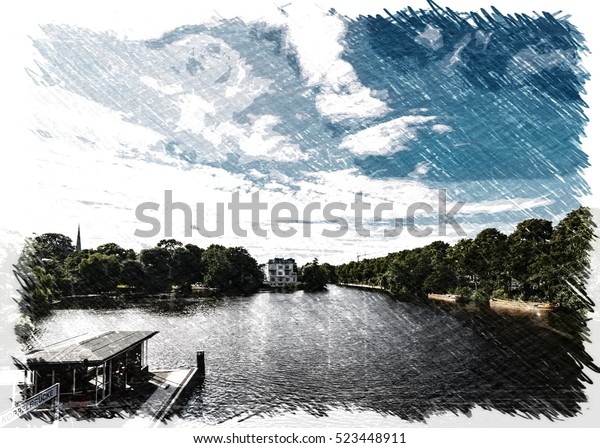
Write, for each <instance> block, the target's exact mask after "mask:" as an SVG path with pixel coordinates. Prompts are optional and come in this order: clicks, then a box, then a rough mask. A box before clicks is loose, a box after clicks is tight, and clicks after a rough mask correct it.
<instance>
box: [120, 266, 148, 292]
mask: <svg viewBox="0 0 600 448" xmlns="http://www.w3.org/2000/svg"><path fill="white" fill-rule="evenodd" d="M146 282H147V280H146V272H145V271H144V265H143V264H142V263H141V262H139V261H138V260H125V261H124V262H123V263H121V276H120V283H121V284H123V285H126V286H128V287H130V288H134V289H135V290H136V291H143V290H144V288H145V287H146Z"/></svg>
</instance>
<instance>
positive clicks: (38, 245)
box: [33, 233, 75, 263]
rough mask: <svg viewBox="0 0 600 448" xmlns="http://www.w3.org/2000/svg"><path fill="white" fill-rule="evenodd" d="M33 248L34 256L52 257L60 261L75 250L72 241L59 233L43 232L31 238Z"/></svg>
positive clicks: (44, 258) (41, 257) (43, 258)
mask: <svg viewBox="0 0 600 448" xmlns="http://www.w3.org/2000/svg"><path fill="white" fill-rule="evenodd" d="M33 249H34V251H35V255H36V257H38V258H40V259H42V260H46V259H52V260H56V261H58V262H60V263H62V262H63V261H64V260H65V259H66V258H67V256H69V254H71V253H72V252H74V251H75V247H74V246H73V241H72V240H71V238H69V237H68V236H65V235H62V234H60V233H44V234H43V235H39V236H36V237H35V238H34V239H33Z"/></svg>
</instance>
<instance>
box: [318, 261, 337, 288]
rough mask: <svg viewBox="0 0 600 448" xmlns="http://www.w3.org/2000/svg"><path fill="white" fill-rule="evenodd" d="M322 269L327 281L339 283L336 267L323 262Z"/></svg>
mask: <svg viewBox="0 0 600 448" xmlns="http://www.w3.org/2000/svg"><path fill="white" fill-rule="evenodd" d="M321 270H322V271H323V275H324V276H325V279H326V281H327V283H332V284H337V282H338V277H337V274H336V271H335V267H334V266H332V265H330V264H329V263H323V264H322V265H321Z"/></svg>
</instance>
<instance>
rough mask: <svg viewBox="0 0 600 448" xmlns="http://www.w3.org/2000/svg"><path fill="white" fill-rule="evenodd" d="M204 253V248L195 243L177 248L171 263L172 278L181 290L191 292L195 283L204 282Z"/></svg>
mask: <svg viewBox="0 0 600 448" xmlns="http://www.w3.org/2000/svg"><path fill="white" fill-rule="evenodd" d="M203 253H204V250H203V249H200V248H199V247H198V246H196V245H194V244H186V245H185V247H177V248H175V250H174V252H173V256H172V263H171V264H172V267H171V279H172V281H173V284H174V285H176V286H177V287H178V288H179V291H180V292H191V287H192V285H193V284H194V283H200V282H202V280H203V277H204V265H203V263H202V254H203Z"/></svg>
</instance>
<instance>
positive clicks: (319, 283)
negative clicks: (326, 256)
mask: <svg viewBox="0 0 600 448" xmlns="http://www.w3.org/2000/svg"><path fill="white" fill-rule="evenodd" d="M300 281H301V282H302V283H304V290H305V291H308V292H316V291H323V290H324V289H326V288H325V287H326V285H327V278H326V276H325V274H324V272H323V270H322V269H321V267H320V266H319V260H318V259H316V258H315V259H314V260H313V261H312V262H311V263H307V264H305V265H304V266H302V269H300Z"/></svg>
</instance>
